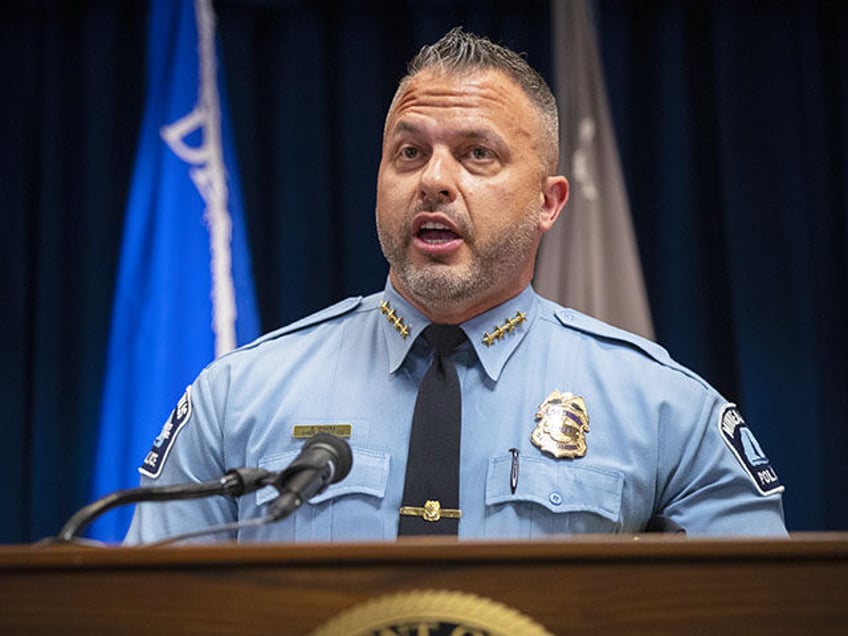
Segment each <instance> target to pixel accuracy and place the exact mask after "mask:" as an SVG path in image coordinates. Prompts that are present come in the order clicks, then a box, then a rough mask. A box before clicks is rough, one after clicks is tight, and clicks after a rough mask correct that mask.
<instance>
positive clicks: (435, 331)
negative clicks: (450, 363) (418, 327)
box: [424, 324, 465, 355]
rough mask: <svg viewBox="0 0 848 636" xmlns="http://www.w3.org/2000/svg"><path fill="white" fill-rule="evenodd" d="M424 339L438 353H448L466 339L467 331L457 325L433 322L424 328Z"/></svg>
mask: <svg viewBox="0 0 848 636" xmlns="http://www.w3.org/2000/svg"><path fill="white" fill-rule="evenodd" d="M424 339H425V340H427V342H428V343H430V347H431V348H432V349H433V351H435V352H436V353H437V354H438V355H447V354H449V353H450V352H451V351H453V350H454V349H456V348H457V347H458V346H459V344H460V343H461V342H462V341H463V340H465V332H464V331H463V330H462V329H461V328H460V327H459V326H457V325H437V324H432V325H430V326H428V327H427V328H426V329H424Z"/></svg>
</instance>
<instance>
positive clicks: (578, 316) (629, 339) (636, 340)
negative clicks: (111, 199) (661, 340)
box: [554, 308, 709, 386]
mask: <svg viewBox="0 0 848 636" xmlns="http://www.w3.org/2000/svg"><path fill="white" fill-rule="evenodd" d="M554 315H555V316H556V317H557V320H559V322H560V323H562V325H563V326H564V327H566V328H568V329H574V330H575V331H581V332H583V333H586V334H589V335H591V336H594V337H596V338H602V339H604V340H607V341H612V342H617V343H619V344H620V345H622V346H624V347H628V348H630V349H636V350H637V351H641V352H642V353H643V354H645V355H646V356H648V357H649V358H651V359H652V360H654V361H655V362H657V363H659V364H661V365H663V366H665V367H668V368H670V369H675V370H677V371H679V372H681V373H683V374H685V375H687V376H689V377H691V378H692V379H694V380H697V381H698V382H700V383H701V384H703V385H704V386H709V383H708V382H707V381H706V380H704V378H702V377H701V376H699V375H698V374H697V373H695V372H694V371H692V370H691V369H689V368H687V367H684V366H683V365H682V364H680V363H679V362H677V361H676V360H675V359H674V358H672V357H671V356H670V355H669V353H668V351H667V350H666V349H665V348H664V347H662V346H661V345H658V344H657V343H656V342H653V341H652V340H648V339H647V338H643V337H642V336H638V335H636V334H635V333H632V332H630V331H626V330H625V329H620V328H618V327H614V326H612V325H610V324H608V323H606V322H603V321H602V320H598V319H597V318H592V317H591V316H587V315H586V314H583V313H580V312H579V311H576V310H574V309H564V308H558V309H557V310H556V311H554Z"/></svg>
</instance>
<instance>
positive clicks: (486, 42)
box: [392, 27, 559, 170]
mask: <svg viewBox="0 0 848 636" xmlns="http://www.w3.org/2000/svg"><path fill="white" fill-rule="evenodd" d="M428 69H436V70H439V71H441V72H445V73H467V72H472V71H483V70H497V71H500V72H502V73H504V74H505V75H506V76H507V77H509V78H510V79H511V80H512V81H514V82H515V83H516V84H518V86H520V87H521V89H522V90H523V91H524V93H525V94H526V95H527V97H528V98H530V101H531V103H532V104H533V105H534V106H535V107H536V109H537V111H538V113H539V117H540V120H541V123H542V129H543V134H544V136H545V139H543V140H542V141H543V148H544V150H543V152H544V153H545V154H546V155H547V156H544V157H541V159H542V161H543V162H544V163H545V165H546V166H552V169H553V170H556V165H557V161H558V159H559V114H558V111H557V103H556V98H555V97H554V95H553V93H552V92H551V89H550V87H549V86H548V84H547V82H545V79H544V78H543V77H542V76H541V75H540V74H539V73H538V71H536V70H535V69H534V68H533V67H532V66H530V64H528V63H527V60H526V59H525V58H524V56H523V55H521V54H519V53H516V52H515V51H513V50H511V49H508V48H506V47H504V46H501V45H500V44H495V43H494V42H492V41H491V40H490V39H489V38H486V37H483V36H479V35H474V34H473V33H467V32H465V31H463V30H462V27H456V28H453V29H451V30H450V31H448V32H447V33H446V34H445V35H444V36H442V38H441V39H440V40H439V41H438V42H436V43H434V44H429V45H427V46H424V47H422V48H421V50H420V51H419V52H418V54H417V55H416V56H415V57H413V58H412V60H410V62H409V65H408V66H407V69H406V75H405V76H404V77H403V78H402V79H401V81H400V83H399V85H398V89H397V92H396V93H395V97H394V100H393V101H392V106H394V102H395V101H396V100H397V99H398V96H399V95H400V94H401V93H402V92H403V91H404V89H405V88H406V86H407V85H408V84H409V82H410V81H411V80H412V78H413V77H414V76H415V75H417V74H418V73H420V72H421V71H424V70H428Z"/></svg>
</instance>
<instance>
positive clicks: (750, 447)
mask: <svg viewBox="0 0 848 636" xmlns="http://www.w3.org/2000/svg"><path fill="white" fill-rule="evenodd" d="M718 430H719V433H720V434H721V437H722V439H723V440H724V443H725V444H727V447H728V448H729V449H730V450H731V451H732V452H733V454H734V455H735V456H736V459H738V460H739V463H740V464H742V468H744V469H745V472H746V473H748V476H749V477H750V478H751V480H752V481H753V482H754V485H755V486H756V487H757V491H758V492H759V493H760V494H761V495H773V494H775V493H779V492H783V491H784V487H783V485H782V484H781V483H780V478H779V477H778V476H777V473H776V472H775V471H774V468H772V467H771V463H770V462H769V458H768V457H766V454H765V453H764V452H763V449H762V448H761V447H760V444H759V443H758V442H757V440H756V438H755V437H754V434H753V433H752V432H751V429H750V428H748V425H747V424H745V420H744V419H743V418H742V414H741V413H740V412H739V409H738V408H736V405H735V404H733V403H731V402H728V403H727V404H725V406H724V408H722V409H721V412H720V413H719V415H718Z"/></svg>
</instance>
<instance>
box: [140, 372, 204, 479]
mask: <svg viewBox="0 0 848 636" xmlns="http://www.w3.org/2000/svg"><path fill="white" fill-rule="evenodd" d="M190 417H191V387H190V386H188V387H186V390H185V393H183V396H182V397H181V398H180V401H179V402H177V405H176V406H175V407H174V410H173V411H171V415H170V417H168V420H167V421H166V422H165V425H164V426H163V427H162V430H161V431H159V435H157V436H156V439H155V440H153V447H152V448H151V449H150V451H149V452H148V453H147V455H146V456H145V457H144V461H143V462H142V463H141V466H139V468H138V472H140V473H141V474H142V475H145V476H147V477H150V478H151V479H156V478H157V477H159V475H161V474H162V467H163V466H164V465H165V460H166V459H167V458H168V453H169V452H170V451H171V446H172V444H173V443H174V439H176V437H177V433H179V432H180V431H181V430H182V428H183V426H185V425H186V423H188V420H189V418H190Z"/></svg>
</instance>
